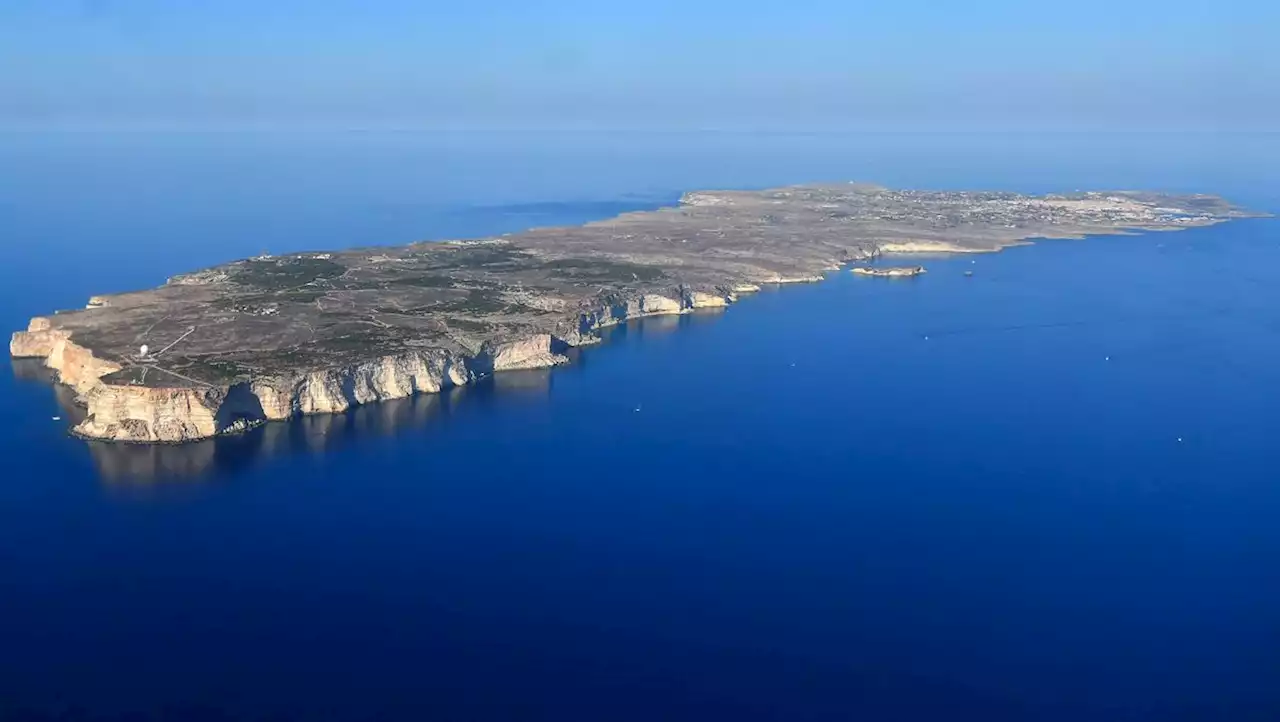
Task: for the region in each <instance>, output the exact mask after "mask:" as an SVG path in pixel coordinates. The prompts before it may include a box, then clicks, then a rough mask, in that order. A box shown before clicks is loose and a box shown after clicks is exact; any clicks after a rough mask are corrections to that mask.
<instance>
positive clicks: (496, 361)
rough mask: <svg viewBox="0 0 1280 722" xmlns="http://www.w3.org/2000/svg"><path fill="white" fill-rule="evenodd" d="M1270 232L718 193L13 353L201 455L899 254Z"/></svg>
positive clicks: (249, 287) (1193, 206)
mask: <svg viewBox="0 0 1280 722" xmlns="http://www.w3.org/2000/svg"><path fill="white" fill-rule="evenodd" d="M1255 215H1258V214H1254V213H1250V212H1248V211H1246V210H1244V209H1241V208H1239V207H1236V206H1234V205H1232V204H1231V203H1229V202H1227V201H1226V200H1224V199H1222V198H1219V197H1217V196H1211V195H1171V194H1161V193H1149V192H1136V191H1111V192H1086V193H1073V194H1066V195H1044V196H1026V195H1020V194H1016V193H984V192H942V191H911V190H891V189H887V188H882V187H879V186H874V185H867V184H853V183H850V184H826V185H806V186H795V187H788V188H780V189H773V190H764V191H699V192H693V193H688V194H686V195H685V196H684V197H683V198H682V199H681V200H680V203H679V205H678V206H675V207H671V208H663V209H660V210H656V211H645V212H636V213H626V214H623V215H620V216H618V217H616V218H613V219H610V220H606V221H600V222H596V223H588V224H586V225H583V226H577V227H561V228H540V229H534V230H529V231H524V232H521V233H516V234H511V235H506V236H501V237H495V238H487V239H480V240H467V241H447V242H438V243H415V244H411V245H407V246H400V247H387V248H383V247H379V248H365V249H353V250H346V251H334V252H310V253H295V254H289V255H282V256H270V255H263V256H259V257H257V258H250V259H245V260H241V261H236V262H233V263H228V264H226V265H222V266H217V267H215V268H209V269H206V270H202V271H197V272H193V273H187V274H183V275H179V276H175V277H173V278H171V279H169V280H168V282H167V283H166V284H165V285H163V286H161V287H159V288H155V289H151V290H147V291H137V292H132V293H122V294H116V295H110V296H95V297H93V298H91V299H89V302H88V304H87V307H86V308H84V309H80V310H73V311H64V312H57V313H54V314H52V315H47V316H39V317H36V318H34V319H32V320H31V323H30V324H29V326H28V328H27V330H26V331H19V332H17V333H15V334H14V335H13V339H12V341H11V343H10V353H11V354H12V355H13V356H14V357H19V358H35V359H40V360H41V361H42V362H43V363H44V365H45V366H47V367H49V368H50V369H52V370H53V371H54V372H55V373H56V376H57V378H58V380H59V381H60V382H61V383H62V384H65V385H67V386H69V387H70V388H71V389H73V390H74V392H75V394H76V397H77V400H78V402H79V403H80V404H82V405H84V406H85V414H84V417H83V420H81V421H80V422H79V423H78V425H77V426H76V427H75V429H74V432H75V433H77V434H79V435H81V436H85V437H89V438H95V439H105V440H114V441H125V442H143V443H160V442H184V441H192V440H196V439H203V438H208V437H211V436H216V435H219V434H224V433H230V432H235V431H239V430H243V429H245V428H249V427H251V426H254V425H257V424H259V423H262V422H265V421H275V420H284V419H289V418H292V417H295V416H298V415H302V414H319V413H336V412H342V411H345V410H347V409H348V408H351V407H352V406H355V405H358V404H366V403H371V402H375V401H382V400H386V399H395V398H402V397H406V396H410V395H412V394H416V393H437V392H440V391H442V390H444V389H447V388H450V387H453V386H461V385H465V384H468V383H471V382H473V381H475V380H476V379H479V378H483V377H486V376H488V375H490V374H493V373H495V372H500V371H506V370H511V369H530V368H546V367H550V366H555V365H557V364H561V363H565V362H567V360H568V359H567V357H566V356H565V355H564V353H563V352H564V351H565V350H566V349H568V348H570V347H573V346H582V345H586V344H591V343H595V342H598V341H599V340H600V336H599V333H598V332H599V330H600V329H602V328H605V327H608V326H611V325H614V324H618V323H622V322H624V321H627V320H629V319H634V318H639V317H644V316H654V315H663V314H681V313H688V312H691V311H693V310H695V309H702V308H722V307H725V306H727V305H729V304H731V303H733V302H734V301H735V300H736V299H737V298H738V297H739V295H741V294H745V293H751V292H753V291H757V290H759V289H760V287H761V286H763V285H765V284H783V283H800V282H812V281H819V280H822V278H823V277H824V274H825V273H826V272H828V271H833V270H838V269H841V268H843V267H845V266H847V265H849V264H852V263H865V262H868V261H873V260H874V259H875V258H877V257H878V256H880V255H882V254H888V253H892V254H898V253H922V252H923V253H957V252H964V253H972V252H990V251H998V250H1000V249H1002V248H1004V247H1007V246H1012V245H1019V244H1023V243H1027V242H1029V240H1030V239H1035V238H1080V237H1083V236H1086V235H1104V234H1127V233H1133V232H1139V231H1163V230H1177V229H1181V228H1189V227H1195V226H1206V225H1212V224H1215V223H1220V222H1223V221H1226V220H1229V219H1232V218H1242V217H1249V216H1255Z"/></svg>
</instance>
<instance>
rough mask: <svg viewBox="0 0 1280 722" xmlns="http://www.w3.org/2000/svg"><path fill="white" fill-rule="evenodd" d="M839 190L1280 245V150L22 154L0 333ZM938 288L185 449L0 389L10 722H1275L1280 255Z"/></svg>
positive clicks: (664, 335) (1059, 260)
mask: <svg viewBox="0 0 1280 722" xmlns="http://www.w3.org/2000/svg"><path fill="white" fill-rule="evenodd" d="M836 179H866V180H874V181H879V182H882V183H886V184H893V185H904V186H916V187H930V188H1001V189H1012V190H1020V191H1036V192H1039V191H1048V190H1065V191H1070V190H1074V189H1076V188H1084V187H1091V188H1099V187H1100V188H1116V187H1121V188H1132V187H1143V188H1156V189H1168V190H1179V191H1181V190H1187V191H1209V192H1219V193H1223V194H1226V195H1229V196H1230V197H1232V198H1233V199H1235V200H1238V201H1240V202H1243V203H1246V204H1249V205H1252V206H1254V207H1257V208H1262V209H1267V210H1271V211H1280V138H1277V137H1276V136H1156V137H1149V136H1047V137H1046V136H1014V137H988V136H831V135H820V136H748V135H603V134H600V135H577V136H571V135H558V136H557V135H540V136H519V135H467V134H455V135H413V134H401V135H360V134H348V135H336V134H335V135H322V134H309V135H308V134H303V135H296V136H288V135H270V134H259V135H235V134H223V135H219V134H209V135H160V136H146V135H112V136H107V135H7V136H0V233H3V243H2V244H0V321H3V323H2V324H0V326H3V327H4V328H6V329H17V328H20V327H22V325H23V324H24V323H25V321H26V319H27V318H28V317H29V316H31V315H34V314H38V313H43V312H46V311H48V310H49V309H51V308H56V307H77V306H80V305H82V304H83V302H84V300H85V298H87V297H88V296H89V295H91V294H94V293H102V292H111V291H120V290H126V289H130V288H136V287H144V286H150V285H154V284H156V283H159V282H161V281H162V280H163V279H164V277H165V276H167V275H169V274H171V273H174V272H178V271H183V270H190V269H192V268H194V267H199V266H202V265H208V264H212V263H217V262H220V261H225V260H230V259H233V258H237V257H243V256H246V255H252V254H255V253H257V252H260V251H262V250H264V249H265V250H269V251H272V252H284V251H290V250H301V249H323V248H340V247H346V246H351V245H360V244H376V243H401V242H407V241H411V240H416V239H420V238H448V237H458V236H473V235H480V234H488V233H497V232H505V231H511V230H516V229H519V228H523V227H527V226H531V225H547V224H560V223H578V222H582V221H586V220H590V219H593V218H600V217H605V216H608V215H612V214H614V213H616V212H619V211H622V210H630V209H638V208H648V207H653V206H656V205H660V204H664V203H669V202H672V201H674V200H675V199H676V198H678V196H679V193H680V192H681V191H683V190H688V189H694V188H706V187H761V186H769V185H777V184H784V183H793V182H802V181H813V180H836ZM926 263H927V265H928V267H929V271H930V272H929V274H928V275H926V276H924V277H921V278H918V279H913V280H910V281H907V282H884V281H880V280H879V279H863V278H855V277H853V276H851V275H850V274H834V275H833V276H832V277H831V279H830V280H829V281H827V282H826V283H823V284H818V285H813V286H804V287H796V288H788V289H784V290H780V291H769V292H765V293H762V294H759V295H757V296H753V297H750V298H748V299H746V300H744V301H743V302H742V303H741V304H739V305H738V306H736V307H734V308H733V309H731V310H730V311H729V312H728V313H725V314H718V315H717V314H711V315H696V316H690V317H684V318H679V319H655V320H653V321H652V322H644V323H640V324H634V325H631V326H628V327H625V328H621V329H617V330H616V331H615V332H614V333H612V334H611V338H610V342H609V343H608V344H606V345H605V346H603V347H598V348H593V349H590V350H587V351H585V352H583V353H581V354H580V356H579V357H578V358H577V359H576V361H577V362H576V363H575V364H574V365H573V366H572V367H570V368H565V369H558V370H556V371H554V372H546V373H544V372H529V373H517V374H510V375H506V376H500V377H499V378H498V379H496V381H495V382H493V383H491V384H489V385H483V386H479V387H476V388H471V389H465V390H461V391H460V392H457V393H451V394H447V395H445V396H442V397H422V398H418V399H413V400H405V401H401V402H394V403H389V404H383V405H380V406H375V407H368V408H363V409H359V410H357V411H354V412H352V413H350V414H347V415H343V416H332V417H316V418H312V419H306V420H303V421H300V422H297V423H292V424H280V425H269V426H267V427H265V428H262V429H259V430H256V431H254V432H253V433H250V434H248V435H245V436H242V437H236V438H228V439H223V440H219V441H217V442H214V443H205V444H197V445H192V446H187V447H165V448H152V449H147V448H135V447H118V446H109V445H98V444H87V443H85V442H82V441H78V440H75V439H72V438H69V437H67V436H66V430H67V423H68V420H69V419H72V418H73V417H74V414H75V411H74V409H70V408H67V407H66V406H65V404H66V401H67V399H66V398H65V394H59V393H58V392H57V391H56V390H55V389H54V388H53V387H51V386H50V385H48V384H47V383H45V382H44V381H43V380H41V378H40V377H41V373H40V370H39V369H38V368H33V367H32V366H31V365H27V364H15V365H14V366H13V369H12V372H9V371H8V370H0V371H3V373H0V458H3V460H4V472H3V474H0V477H2V478H3V480H2V481H0V719H9V718H14V719H18V718H24V717H25V716H28V715H32V714H45V715H50V716H54V717H55V718H56V717H57V716H58V715H65V716H70V717H71V718H74V719H99V718H102V719H133V718H144V719H161V718H169V719H192V720H199V719H273V720H276V719H279V720H285V719H298V720H303V719H305V720H351V719H388V720H390V719H396V720H398V719H405V720H422V719H441V720H557V721H560V720H637V721H646V722H647V721H650V720H658V719H662V720H685V719H687V720H706V719H732V720H756V719H776V720H849V719H875V720H917V719H947V720H995V721H999V720H1036V721H1039V720H1062V721H1064V722H1065V721H1068V720H1072V721H1074V720H1081V719H1096V720H1225V719H1231V720H1271V719H1276V718H1277V715H1280V685H1278V684H1277V680H1280V573H1277V564H1278V562H1280V476H1278V474H1277V469H1280V443H1278V442H1277V432H1278V430H1280V428H1278V427H1280V424H1278V423H1277V420H1276V419H1277V416H1276V399H1277V392H1280V363H1278V361H1280V221H1271V220H1250V221H1242V222H1238V223H1232V224H1228V225H1223V226H1218V227H1214V228H1206V229H1196V230H1192V231H1188V232H1184V233H1177V234H1156V235H1150V236H1144V237H1129V238H1105V239H1090V240H1085V241H1078V242H1072V241H1058V242H1046V243H1042V244H1038V245H1036V246H1034V247H1028V248H1018V249H1013V250H1009V251H1006V252H1004V253H1001V254H998V255H989V256H981V257H978V258H976V259H971V258H943V259H934V260H929V261H927V262H926ZM966 270H972V271H974V275H973V277H971V278H967V277H965V276H964V275H963V272H964V271H966ZM53 416H63V417H64V420H63V421H61V422H58V421H52V420H51V417H53ZM76 710H81V711H83V712H84V714H83V715H81V716H79V717H76V716H74V715H75V714H77V712H76Z"/></svg>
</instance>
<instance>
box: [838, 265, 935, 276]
mask: <svg viewBox="0 0 1280 722" xmlns="http://www.w3.org/2000/svg"><path fill="white" fill-rule="evenodd" d="M849 270H850V272H852V273H854V274H856V275H859V276H875V277H877V278H911V277H912V276H919V275H921V274H923V273H924V272H925V270H924V266H881V267H872V266H856V267H854V268H851V269H849Z"/></svg>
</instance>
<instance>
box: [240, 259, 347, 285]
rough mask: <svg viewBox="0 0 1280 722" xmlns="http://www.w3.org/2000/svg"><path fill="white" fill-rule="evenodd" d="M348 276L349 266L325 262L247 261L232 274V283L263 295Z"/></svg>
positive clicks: (321, 260)
mask: <svg viewBox="0 0 1280 722" xmlns="http://www.w3.org/2000/svg"><path fill="white" fill-rule="evenodd" d="M346 272H347V268H346V266H343V265H342V264H340V263H334V262H333V261H331V260H328V259H325V258H308V257H305V256H294V257H286V258H266V259H260V260H259V259H254V260H251V261H245V262H244V263H243V264H241V265H240V266H237V267H236V268H235V270H234V271H233V272H232V274H231V280H233V281H235V282H236V283H239V284H241V285H244V286H252V287H254V288H260V289H262V290H264V291H283V290H285V289H291V288H297V287H298V286H305V285H307V284H308V283H314V282H316V281H320V280H323V279H327V278H337V277H338V276H341V275H342V274H344V273H346Z"/></svg>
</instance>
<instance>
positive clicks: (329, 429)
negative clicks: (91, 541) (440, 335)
mask: <svg viewBox="0 0 1280 722" xmlns="http://www.w3.org/2000/svg"><path fill="white" fill-rule="evenodd" d="M719 316H720V310H719V309H706V310H700V311H698V312H696V313H692V314H687V315H681V316H654V317H651V318H646V319H642V320H639V321H633V322H630V323H627V324H623V325H620V326H616V327H612V328H609V329H605V330H604V333H603V336H604V340H605V342H606V343H609V342H610V341H612V342H613V343H615V344H616V343H621V342H623V341H624V339H626V338H632V339H642V338H644V337H645V336H653V335H658V334H667V333H671V332H673V331H676V330H678V329H681V328H689V327H691V326H695V325H698V324H702V323H707V322H710V321H712V320H713V319H715V318H718V317H719ZM590 354H591V349H590V348H589V347H588V348H585V349H571V350H570V351H569V355H570V358H571V360H572V365H571V366H570V367H569V368H570V369H572V368H573V367H574V366H579V367H581V366H585V365H587V364H588V363H589V357H590ZM13 370H14V375H15V376H16V377H17V378H20V379H24V380H30V381H37V382H40V383H44V384H47V385H49V387H50V388H51V389H52V390H53V393H54V397H55V400H56V401H57V404H58V407H59V409H60V413H61V416H62V420H63V422H65V423H66V424H67V426H68V428H70V427H73V426H75V425H77V424H79V423H80V422H81V421H82V420H83V419H84V416H85V409H84V407H83V406H80V405H78V404H77V403H76V400H75V392H74V391H73V390H72V389H70V388H69V387H67V386H63V385H61V384H58V383H56V382H55V379H54V376H53V374H52V372H50V371H49V370H48V369H47V368H45V367H44V365H43V364H42V363H41V362H39V361H37V360H33V359H14V360H13ZM555 373H556V371H555V370H552V369H540V370H529V371H507V372H502V373H499V374H495V375H494V376H492V377H490V378H487V379H484V380H482V381H479V382H477V383H474V384H471V385H469V386H464V387H460V388H455V389H451V390H449V391H447V392H445V393H443V394H425V395H420V396H414V397H410V398H406V399H396V400H394V401H385V402H381V403H375V404H368V405H365V406H358V407H355V408H353V409H351V410H350V411H347V412H346V413H341V414H317V415H314V416H302V417H298V418H294V419H291V420H289V421H285V422H272V423H267V424H263V425H262V426H259V427H257V428H254V429H251V430H249V431H246V432H244V433H240V434H232V435H228V436H222V437H218V438H215V439H206V440H204V441H196V442H192V443H188V444H121V443H108V442H101V441H87V440H86V441H84V442H83V443H84V444H85V445H86V446H87V448H88V449H89V453H90V455H91V457H92V459H93V463H94V466H95V467H96V468H97V471H98V473H99V475H100V478H101V479H102V481H104V482H105V483H108V484H110V485H113V486H122V487H123V486H145V485H151V484H157V483H164V482H171V481H172V482H180V481H183V480H186V481H196V480H199V479H201V478H202V477H209V476H213V475H215V474H226V473H234V472H236V471H240V470H244V469H247V468H250V467H252V466H254V465H255V464H258V463H261V462H262V461H263V460H264V459H267V458H270V457H275V456H281V455H286V454H308V453H310V454H318V453H323V452H329V451H333V450H335V449H338V448H340V447H342V446H345V445H348V444H351V443H355V442H358V441H360V440H361V439H368V438H372V437H379V436H391V435H395V434H401V433H406V432H415V433H418V432H421V430H422V429H425V428H426V427H428V426H430V425H432V424H437V423H441V422H442V419H443V418H444V417H446V416H448V414H449V413H450V411H451V409H456V408H458V407H459V406H460V405H461V404H464V403H490V402H498V403H529V402H534V403H542V402H545V401H546V399H547V398H548V396H549V395H550V392H551V383H552V379H553V378H554V375H555Z"/></svg>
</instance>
